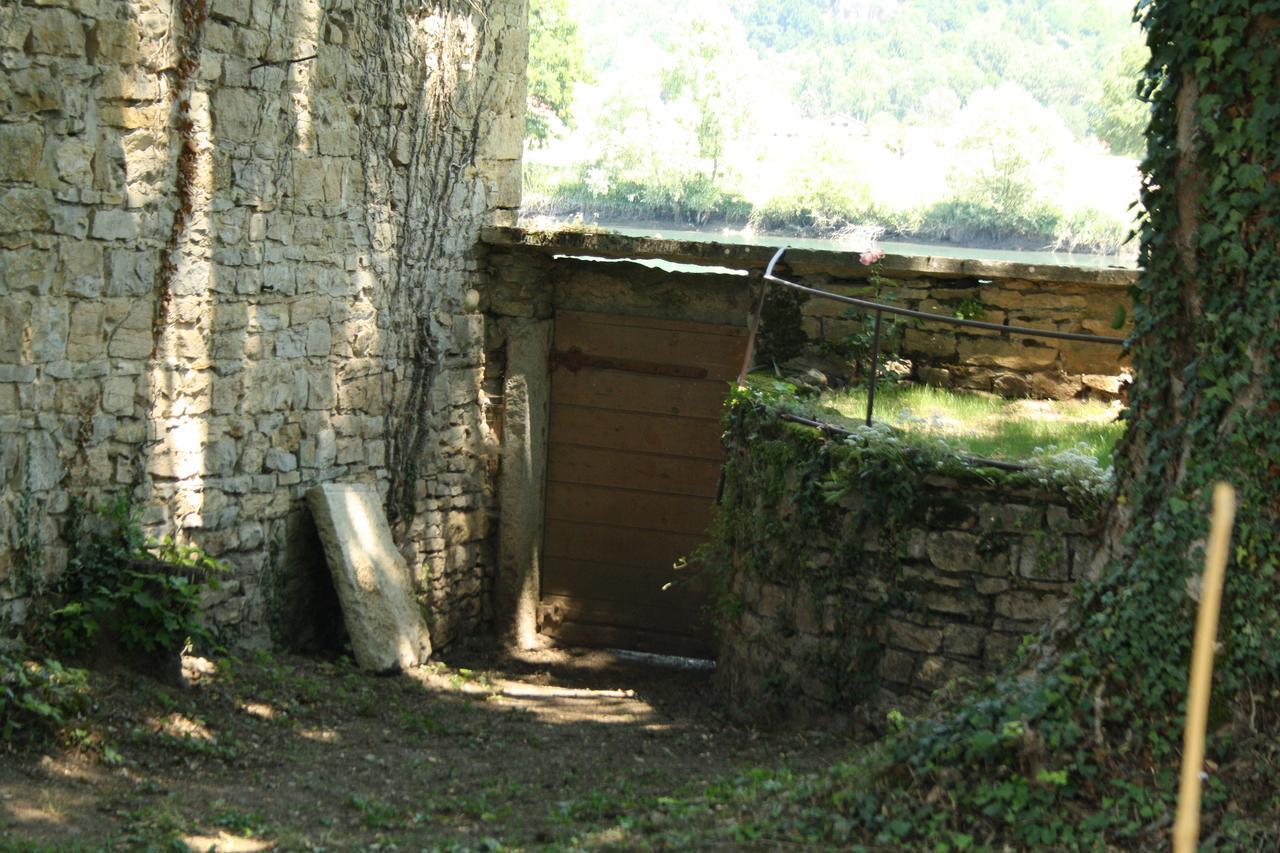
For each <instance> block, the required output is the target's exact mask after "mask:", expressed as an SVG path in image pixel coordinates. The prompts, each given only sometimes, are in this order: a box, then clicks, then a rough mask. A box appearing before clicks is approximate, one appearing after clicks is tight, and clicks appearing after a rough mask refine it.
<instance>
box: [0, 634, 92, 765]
mask: <svg viewBox="0 0 1280 853" xmlns="http://www.w3.org/2000/svg"><path fill="white" fill-rule="evenodd" d="M86 678H87V675H86V673H85V671H84V670H82V669H71V668H68V667H64V666H63V665H62V664H60V663H58V662H57V661H56V660H45V661H43V662H37V661H32V660H24V659H23V658H22V657H14V656H11V655H9V654H2V653H0V744H3V745H4V746H8V747H12V746H14V745H17V744H19V743H32V742H35V741H38V740H40V739H42V738H44V737H45V736H47V735H49V734H50V733H52V732H53V731H54V730H55V729H57V728H58V727H59V726H61V725H62V724H63V723H65V722H66V721H67V719H68V718H69V717H70V716H72V715H74V714H76V713H79V712H80V711H82V710H84V708H85V706H86V705H87V704H88V689H87V681H86Z"/></svg>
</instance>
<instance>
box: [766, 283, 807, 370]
mask: <svg viewBox="0 0 1280 853" xmlns="http://www.w3.org/2000/svg"><path fill="white" fill-rule="evenodd" d="M808 299H809V297H808V295H807V294H804V293H801V292H800V291H798V290H791V289H788V288H781V287H771V288H769V289H768V291H767V292H766V293H765V298H764V306H763V307H762V310H761V311H760V329H759V331H758V333H757V336H756V351H755V361H756V363H757V364H765V365H771V364H781V363H782V362H784V361H786V360H787V359H790V358H794V357H796V356H797V355H799V354H800V352H801V351H802V350H803V349H804V345H805V343H806V342H807V341H808V339H809V338H808V336H807V335H806V334H805V332H804V329H803V328H802V326H801V320H802V312H801V309H802V307H803V306H804V303H805V302H807V301H808Z"/></svg>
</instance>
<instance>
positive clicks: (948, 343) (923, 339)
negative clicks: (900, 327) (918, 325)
mask: <svg viewBox="0 0 1280 853" xmlns="http://www.w3.org/2000/svg"><path fill="white" fill-rule="evenodd" d="M903 351H904V352H905V353H906V354H907V355H923V356H928V357H931V358H940V359H954V358H955V357H956V353H957V342H956V336H955V335H953V334H950V333H948V332H925V331H921V330H919V329H907V331H906V334H905V336H904V337H903Z"/></svg>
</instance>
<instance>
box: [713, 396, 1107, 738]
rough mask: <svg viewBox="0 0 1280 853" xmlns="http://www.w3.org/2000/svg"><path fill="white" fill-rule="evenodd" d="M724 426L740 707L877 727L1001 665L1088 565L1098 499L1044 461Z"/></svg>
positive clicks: (725, 523)
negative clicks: (989, 458) (1005, 463)
mask: <svg viewBox="0 0 1280 853" xmlns="http://www.w3.org/2000/svg"><path fill="white" fill-rule="evenodd" d="M749 424H755V425H754V426H752V425H749ZM728 434H729V442H730V443H729V448H730V449H729V455H728V461H727V463H726V486H725V492H724V499H723V500H724V506H725V507H726V510H725V511H727V512H728V513H729V514H728V515H727V516H726V519H725V520H722V521H721V524H722V527H721V528H720V533H719V534H718V539H717V546H716V547H717V550H718V551H719V553H718V554H717V556H715V557H714V558H713V560H714V563H715V565H716V566H718V567H719V569H718V571H719V573H720V576H721V582H722V598H721V601H720V604H719V613H720V618H721V646H720V654H719V658H718V670H717V679H718V680H719V682H720V686H721V687H722V689H723V690H724V691H725V693H726V695H727V696H728V697H729V698H730V700H731V702H732V704H733V706H734V707H735V708H737V709H739V710H740V711H742V712H743V713H744V714H747V715H753V714H754V715H764V716H768V715H770V714H776V715H781V716H787V717H793V718H797V719H800V720H806V719H808V720H823V721H830V720H838V721H841V722H852V723H855V724H861V725H866V726H870V727H871V728H879V727H882V726H883V725H884V719H885V717H884V715H885V711H886V710H888V709H890V708H899V709H908V710H918V709H919V708H920V707H922V706H923V705H924V704H925V702H926V701H927V700H928V698H929V697H930V695H931V694H932V693H933V692H934V691H936V690H938V689H939V688H942V687H944V686H945V685H946V684H947V683H948V682H950V681H952V680H953V679H956V678H976V677H980V676H982V675H984V674H986V673H989V672H994V671H996V670H997V669H999V668H1000V666H1001V665H1003V664H1004V663H1006V662H1007V661H1008V660H1009V658H1010V657H1011V655H1012V654H1013V653H1014V651H1015V650H1016V649H1017V648H1018V646H1019V645H1020V644H1021V643H1022V642H1023V640H1024V638H1026V637H1029V636H1030V637H1035V636H1037V635H1039V633H1040V631H1041V629H1042V628H1043V627H1044V626H1045V625H1046V624H1047V623H1049V622H1050V621H1051V619H1052V618H1053V617H1054V615H1055V614H1056V613H1057V612H1058V611H1059V609H1060V608H1061V607H1062V606H1063V604H1064V603H1065V602H1066V600H1067V599H1068V598H1069V596H1070V594H1071V590H1072V589H1073V587H1074V586H1075V585H1076V583H1077V582H1079V581H1080V580H1081V579H1082V578H1084V577H1086V576H1088V575H1089V573H1090V572H1092V571H1094V563H1095V558H1096V556H1097V551H1098V542H1099V541H1100V538H1101V529H1100V525H1101V512H1100V509H1099V505H1098V502H1097V501H1096V500H1094V499H1093V498H1088V499H1082V496H1081V494H1080V493H1079V492H1076V491H1075V490H1074V487H1073V486H1069V485H1064V484H1063V483H1062V482H1060V481H1058V480H1055V479H1053V478H1050V477H1046V476H1044V475H1043V474H1041V473H1035V474H1030V473H1027V472H1015V473H1009V474H1002V473H1001V472H998V471H994V470H991V469H985V470H981V469H972V468H967V467H965V466H962V465H952V466H950V468H949V469H948V471H947V473H942V472H941V471H940V470H939V469H937V468H936V467H934V466H935V464H936V463H929V464H928V465H924V466H921V467H919V468H918V469H912V470H910V471H909V470H906V469H901V468H896V467H890V468H886V467H885V466H886V465H892V464H896V463H895V462H894V460H895V459H896V458H897V456H898V454H901V453H902V450H901V448H900V447H889V446H888V445H886V446H885V447H884V448H880V449H879V450H877V449H876V447H874V446H873V445H872V444H867V445H865V446H863V447H862V449H856V447H855V446H853V445H845V444H844V443H843V440H842V439H824V438H820V437H818V435H817V433H816V431H814V430H812V429H810V428H808V427H798V426H796V425H794V424H783V423H781V422H780V421H771V420H769V419H765V420H764V421H759V420H752V421H750V422H747V421H735V423H734V425H731V426H730V427H729V433H728ZM748 434H751V435H752V436H753V438H752V440H751V441H744V440H743V438H744V437H745V436H746V435H748ZM878 454H883V455H878ZM842 483H843V484H848V488H847V489H844V488H843V487H841V490H840V491H839V492H838V493H836V492H833V488H836V487H837V484H842Z"/></svg>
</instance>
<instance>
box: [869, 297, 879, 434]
mask: <svg viewBox="0 0 1280 853" xmlns="http://www.w3.org/2000/svg"><path fill="white" fill-rule="evenodd" d="M882 315H883V312H882V311H876V330H875V333H874V334H873V335H872V336H871V370H870V375H869V377H868V379H867V426H871V415H872V413H873V412H874V411H875V408H876V372H877V370H878V369H879V366H880V318H881V316H882Z"/></svg>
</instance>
